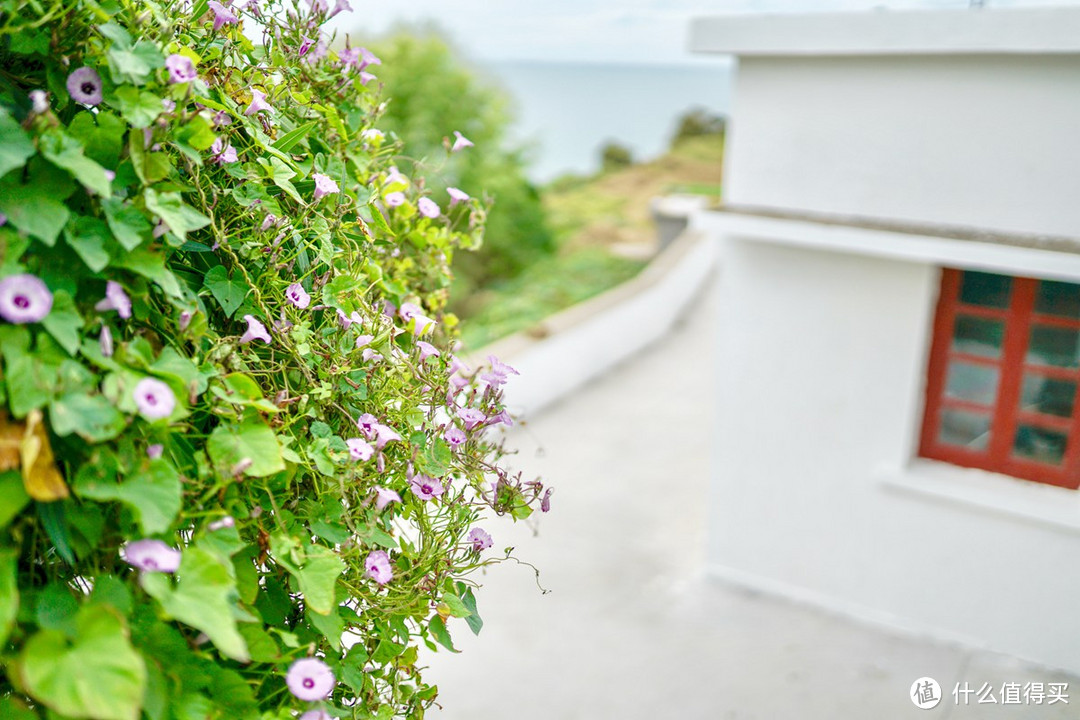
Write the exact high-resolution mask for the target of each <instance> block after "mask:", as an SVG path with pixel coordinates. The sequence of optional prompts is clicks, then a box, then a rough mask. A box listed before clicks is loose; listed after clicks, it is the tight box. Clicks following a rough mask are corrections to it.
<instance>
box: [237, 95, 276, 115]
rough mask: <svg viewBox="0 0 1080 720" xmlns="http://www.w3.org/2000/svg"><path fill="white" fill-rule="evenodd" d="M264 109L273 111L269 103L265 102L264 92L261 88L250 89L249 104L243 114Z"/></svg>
mask: <svg viewBox="0 0 1080 720" xmlns="http://www.w3.org/2000/svg"><path fill="white" fill-rule="evenodd" d="M263 110H265V111H266V112H273V110H274V108H273V107H271V105H270V103H268V102H266V94H265V93H263V92H262V91H261V90H255V89H252V91H251V104H250V105H248V106H247V110H245V111H244V114H245V115H254V114H255V113H257V112H261V111H263Z"/></svg>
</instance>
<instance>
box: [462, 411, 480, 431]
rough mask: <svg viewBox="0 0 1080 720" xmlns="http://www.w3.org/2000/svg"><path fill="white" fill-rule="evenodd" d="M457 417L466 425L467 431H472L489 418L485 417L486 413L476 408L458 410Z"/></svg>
mask: <svg viewBox="0 0 1080 720" xmlns="http://www.w3.org/2000/svg"><path fill="white" fill-rule="evenodd" d="M457 416H458V417H459V418H461V421H462V422H463V423H465V429H466V430H472V429H473V428H474V427H476V426H477V425H479V424H480V423H482V422H484V421H485V420H487V416H486V415H484V413H482V412H480V411H479V410H476V409H474V408H458V409H457Z"/></svg>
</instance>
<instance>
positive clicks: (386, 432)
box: [375, 423, 401, 450]
mask: <svg viewBox="0 0 1080 720" xmlns="http://www.w3.org/2000/svg"><path fill="white" fill-rule="evenodd" d="M375 435H376V438H375V447H377V448H378V449H379V450H382V449H383V448H384V447H386V443H388V442H391V441H393V440H400V439H401V436H400V435H398V434H397V433H396V432H394V430H393V428H391V427H389V426H387V425H383V424H382V423H375Z"/></svg>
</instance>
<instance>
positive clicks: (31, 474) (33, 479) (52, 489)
mask: <svg viewBox="0 0 1080 720" xmlns="http://www.w3.org/2000/svg"><path fill="white" fill-rule="evenodd" d="M20 451H21V454H22V476H23V486H24V487H26V494H27V495H29V496H30V497H32V498H34V499H35V500H41V501H42V502H52V501H53V500H63V499H64V498H66V497H67V496H68V486H67V483H66V482H64V477H63V476H62V475H61V474H60V471H59V470H58V469H57V468H56V460H55V458H54V457H53V451H52V445H50V444H49V435H48V433H46V432H45V423H43V422H42V417H41V411H40V410H32V411H30V414H29V415H27V416H26V433H25V434H24V435H23V439H22V444H21V446H20Z"/></svg>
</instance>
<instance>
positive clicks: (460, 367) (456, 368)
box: [447, 355, 469, 375]
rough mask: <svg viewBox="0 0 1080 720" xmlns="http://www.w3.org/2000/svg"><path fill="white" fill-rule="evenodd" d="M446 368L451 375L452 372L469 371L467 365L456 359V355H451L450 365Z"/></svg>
mask: <svg viewBox="0 0 1080 720" xmlns="http://www.w3.org/2000/svg"><path fill="white" fill-rule="evenodd" d="M447 370H448V371H449V372H450V374H451V375H452V374H454V373H461V372H469V366H468V365H466V364H465V363H463V362H461V360H460V359H458V357H457V355H451V356H450V366H449V367H448V368H447Z"/></svg>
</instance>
